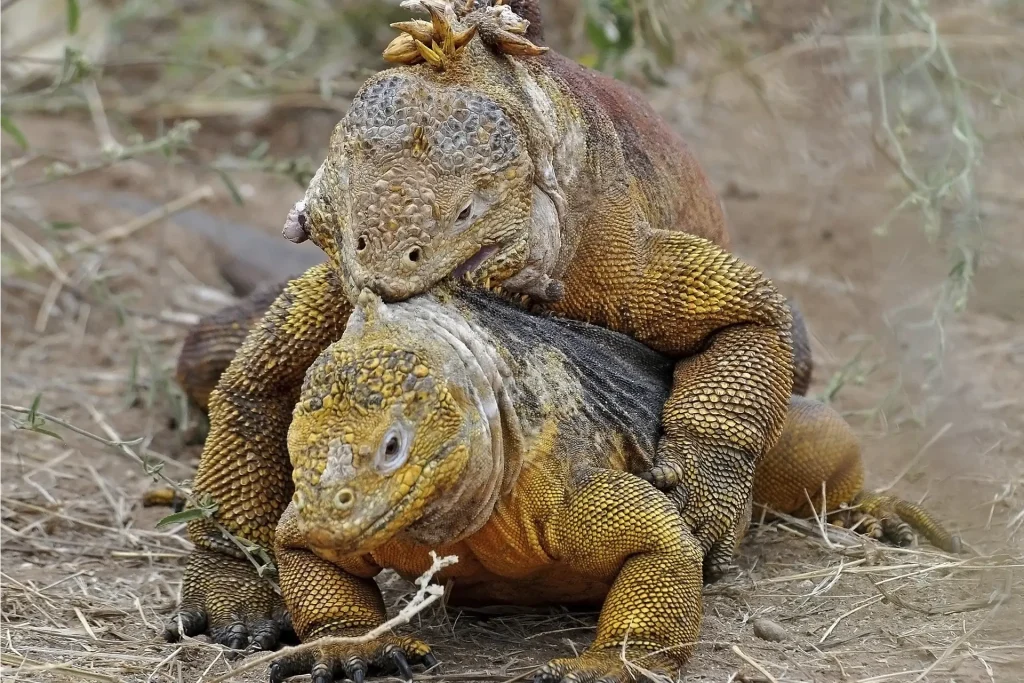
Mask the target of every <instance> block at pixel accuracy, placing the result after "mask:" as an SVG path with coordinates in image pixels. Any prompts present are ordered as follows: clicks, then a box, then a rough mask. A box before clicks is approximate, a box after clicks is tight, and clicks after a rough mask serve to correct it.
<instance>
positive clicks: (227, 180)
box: [213, 168, 245, 206]
mask: <svg viewBox="0 0 1024 683" xmlns="http://www.w3.org/2000/svg"><path fill="white" fill-rule="evenodd" d="M213 170H214V171H216V172H217V175H219V176H220V179H221V182H223V183H224V186H225V187H227V188H228V192H230V193H231V198H232V199H234V200H235V204H238V205H239V206H242V205H243V204H245V200H244V199H242V193H241V192H239V191H238V186H237V185H235V181H234V180H232V179H231V176H229V175H228V174H227V171H225V170H224V169H222V168H214V169H213Z"/></svg>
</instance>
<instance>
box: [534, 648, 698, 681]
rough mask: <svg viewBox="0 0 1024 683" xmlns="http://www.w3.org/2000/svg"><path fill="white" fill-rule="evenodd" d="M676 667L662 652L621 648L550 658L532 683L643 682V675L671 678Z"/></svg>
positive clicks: (645, 678) (535, 675)
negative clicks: (624, 649) (577, 655)
mask: <svg viewBox="0 0 1024 683" xmlns="http://www.w3.org/2000/svg"><path fill="white" fill-rule="evenodd" d="M677 668H678V667H677V666H676V665H675V664H673V663H672V660H671V658H669V657H666V656H665V655H664V654H662V653H657V654H652V653H651V652H650V651H649V650H643V649H641V648H630V647H627V648H626V652H625V658H623V652H622V648H621V647H616V648H611V649H608V650H598V651H592V650H587V651H586V652H584V653H583V654H581V655H580V656H579V657H565V658H562V659H553V660H551V661H550V662H548V663H547V664H545V665H544V666H543V667H541V669H540V671H538V672H537V673H536V674H534V677H533V681H534V683H635V682H637V681H646V680H648V678H647V677H646V676H644V675H643V672H646V671H650V672H653V673H656V674H664V675H666V676H668V677H670V678H671V677H672V676H673V675H674V673H675V671H676V669H677Z"/></svg>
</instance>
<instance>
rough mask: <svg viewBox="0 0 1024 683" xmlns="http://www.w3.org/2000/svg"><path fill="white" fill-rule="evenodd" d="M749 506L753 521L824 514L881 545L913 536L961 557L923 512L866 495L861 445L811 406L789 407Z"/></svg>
mask: <svg viewBox="0 0 1024 683" xmlns="http://www.w3.org/2000/svg"><path fill="white" fill-rule="evenodd" d="M822 483H824V492H825V500H824V501H822V488H823V487H822ZM753 499H754V518H755V519H758V518H760V516H761V510H762V509H767V510H775V511H778V512H783V513H786V514H789V515H793V516H795V517H811V516H813V515H816V514H818V515H820V514H821V512H822V510H826V511H828V512H829V513H830V515H829V520H830V521H832V522H833V523H838V524H840V525H842V526H856V527H857V528H858V530H860V531H861V533H864V534H866V535H868V536H871V537H873V538H877V539H879V540H885V541H888V542H890V543H895V544H896V545H908V544H909V543H911V542H912V541H913V538H914V533H915V532H916V533H918V534H920V535H922V536H924V537H925V538H927V539H928V541H929V542H930V543H931V544H932V545H934V546H936V547H938V548H941V549H942V550H945V551H947V552H954V553H957V552H960V539H959V538H958V537H957V536H954V535H952V534H950V533H949V532H948V531H947V530H946V529H944V528H943V526H942V525H941V524H939V523H938V522H937V521H936V520H935V519H934V518H933V517H932V515H931V514H930V513H929V512H928V511H927V510H925V509H924V508H922V507H921V506H919V505H915V504H914V503H909V502H907V501H905V500H901V499H900V498H897V497H895V496H886V495H881V494H878V493H872V492H869V491H864V462H863V459H862V458H861V450H860V441H859V440H858V439H857V436H856V434H854V433H853V430H852V429H851V428H850V425H849V424H847V423H846V421H845V420H844V419H843V418H842V416H841V415H839V413H837V412H836V411H835V410H833V409H832V408H830V407H829V406H827V405H825V404H823V403H819V402H818V401H814V400H812V399H808V398H803V397H800V396H793V397H792V398H791V399H790V403H789V412H788V414H787V416H786V425H785V427H784V428H783V430H782V436H781V437H780V438H779V441H778V442H777V443H776V445H775V447H774V448H772V449H771V450H770V451H769V452H768V455H766V456H765V458H764V459H763V460H762V461H761V462H760V463H759V464H758V467H757V470H756V472H755V475H754V491H753ZM844 506H845V509H844ZM768 517H769V518H770V515H768Z"/></svg>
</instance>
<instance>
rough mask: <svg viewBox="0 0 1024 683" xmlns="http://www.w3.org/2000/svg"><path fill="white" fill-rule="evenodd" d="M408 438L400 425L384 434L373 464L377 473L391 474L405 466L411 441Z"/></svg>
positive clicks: (408, 435)
mask: <svg viewBox="0 0 1024 683" xmlns="http://www.w3.org/2000/svg"><path fill="white" fill-rule="evenodd" d="M410 436H411V435H410V434H409V433H408V430H407V429H404V428H403V426H401V425H399V426H396V427H392V428H391V429H389V430H388V431H387V432H386V433H385V434H384V438H383V439H381V442H380V446H379V447H378V448H377V457H376V458H374V462H373V464H374V467H376V468H377V471H378V472H380V473H381V474H391V473H392V472H394V471H395V470H397V469H398V468H399V467H401V466H402V465H403V464H405V460H406V458H408V457H409V443H410V442H411V441H412V439H411V438H410Z"/></svg>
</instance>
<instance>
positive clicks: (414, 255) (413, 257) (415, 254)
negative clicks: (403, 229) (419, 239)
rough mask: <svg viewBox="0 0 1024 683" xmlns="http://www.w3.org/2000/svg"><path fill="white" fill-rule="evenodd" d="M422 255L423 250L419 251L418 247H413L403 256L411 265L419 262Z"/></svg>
mask: <svg viewBox="0 0 1024 683" xmlns="http://www.w3.org/2000/svg"><path fill="white" fill-rule="evenodd" d="M422 255H423V250H422V249H420V248H419V247H413V248H412V249H410V250H409V253H408V254H406V255H405V256H406V258H407V259H409V261H411V262H412V263H416V262H417V261H419V260H420V257H421V256H422Z"/></svg>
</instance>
